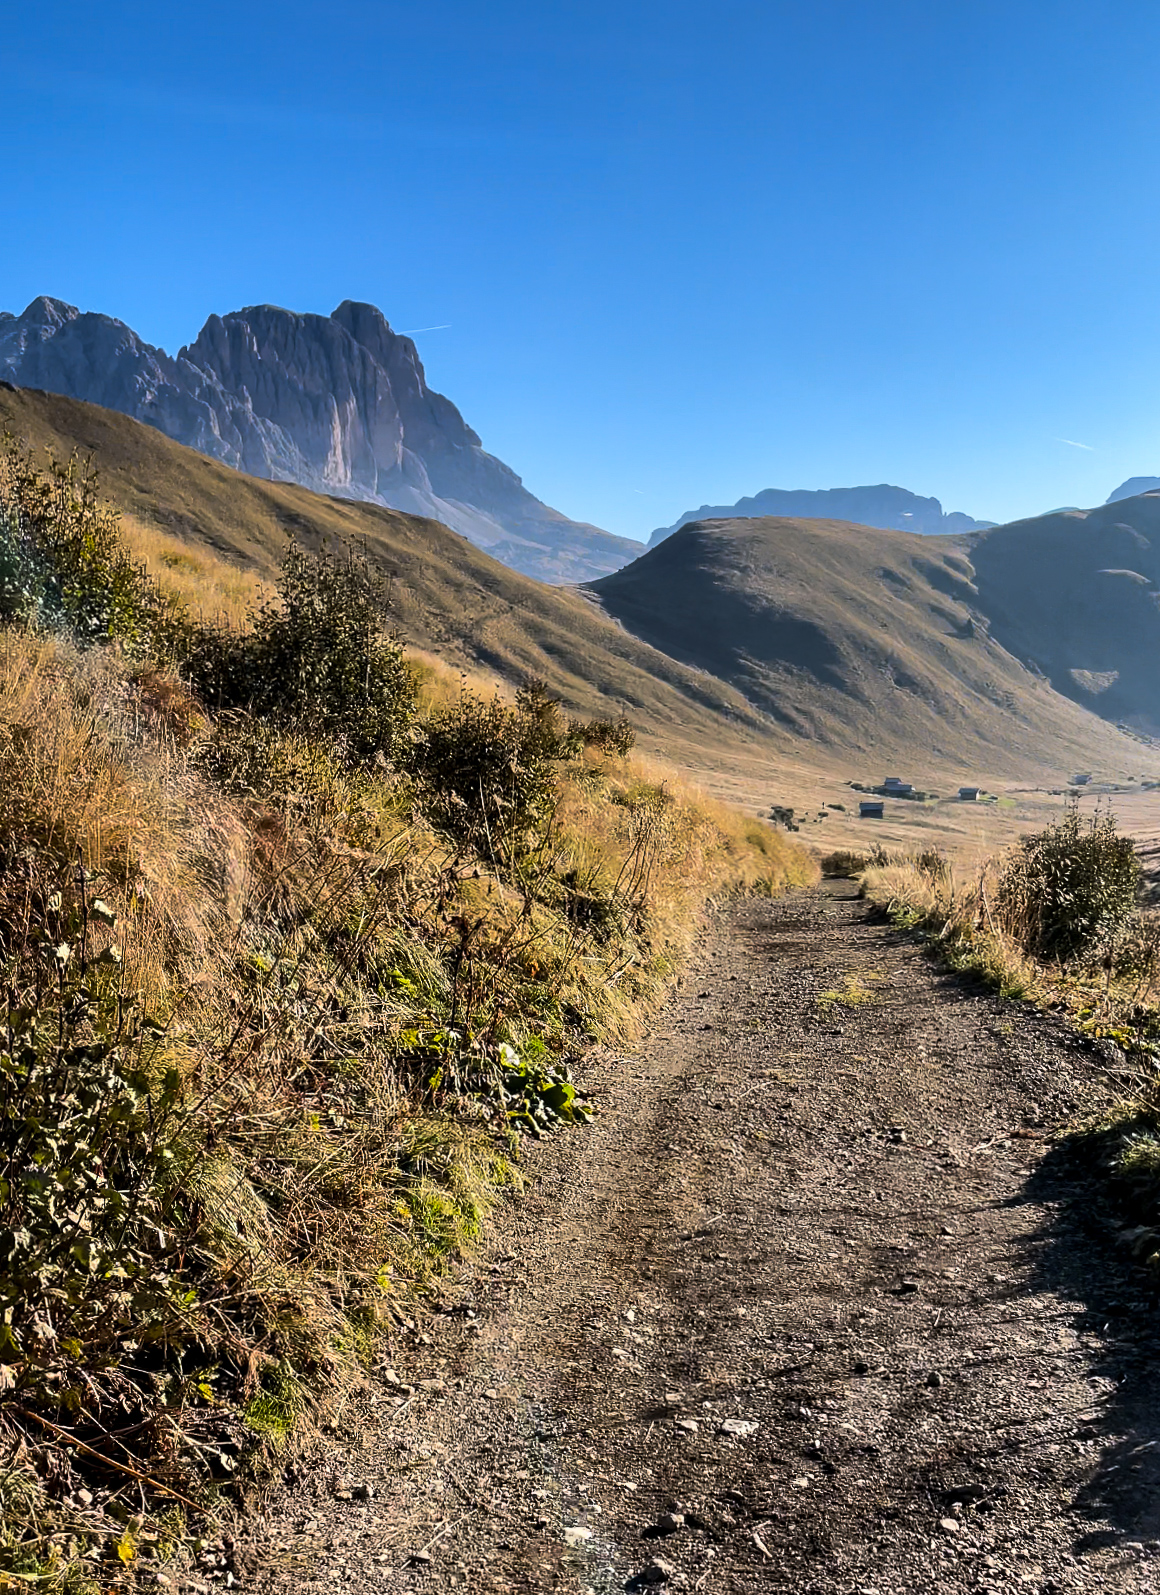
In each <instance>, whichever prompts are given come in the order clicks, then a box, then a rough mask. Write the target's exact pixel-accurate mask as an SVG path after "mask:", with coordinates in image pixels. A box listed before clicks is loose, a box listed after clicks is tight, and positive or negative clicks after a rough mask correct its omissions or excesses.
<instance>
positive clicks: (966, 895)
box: [861, 807, 1160, 1270]
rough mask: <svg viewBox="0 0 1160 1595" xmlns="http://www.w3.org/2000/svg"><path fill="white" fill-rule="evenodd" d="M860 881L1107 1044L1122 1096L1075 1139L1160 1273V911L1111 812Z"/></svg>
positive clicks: (966, 966)
mask: <svg viewBox="0 0 1160 1595" xmlns="http://www.w3.org/2000/svg"><path fill="white" fill-rule="evenodd" d="M861 879H862V882H863V890H864V891H865V893H866V895H867V896H868V897H870V898H871V900H872V901H874V902H876V903H878V904H879V905H880V906H881V907H883V908H884V909H885V910H886V911H887V912H888V913H889V914H890V915H891V917H892V918H893V919H894V921H895V923H896V924H899V925H901V926H904V927H907V928H913V929H917V930H919V931H921V932H922V933H923V934H924V935H926V936H927V937H928V939H929V944H930V946H931V948H932V950H933V951H935V952H936V953H937V955H938V956H939V957H940V958H942V959H943V960H944V961H945V962H946V963H948V964H949V965H950V966H951V967H952V968H956V969H962V970H966V971H969V972H972V973H975V974H978V975H979V976H981V977H982V978H983V979H985V980H986V981H987V982H988V983H989V984H991V985H993V986H995V987H996V988H997V989H998V990H999V991H1000V992H1002V993H1003V994H1004V995H1005V996H1009V997H1023V998H1029V999H1031V1000H1033V1001H1036V1002H1039V1003H1041V1004H1042V1005H1044V1006H1046V1007H1049V1008H1052V1009H1055V1010H1058V1011H1059V1012H1061V1013H1062V1014H1063V1015H1064V1016H1065V1017H1066V1018H1067V1019H1069V1020H1070V1022H1071V1023H1073V1024H1074V1025H1075V1026H1076V1028H1077V1029H1078V1030H1079V1031H1080V1032H1081V1033H1083V1034H1085V1035H1088V1036H1090V1037H1092V1039H1093V1040H1094V1041H1096V1042H1097V1043H1098V1044H1099V1045H1100V1046H1101V1048H1102V1050H1103V1051H1104V1053H1105V1057H1106V1059H1107V1062H1108V1065H1109V1067H1110V1068H1111V1069H1112V1070H1113V1073H1114V1077H1115V1079H1116V1082H1117V1086H1118V1088H1119V1089H1120V1090H1122V1091H1124V1092H1125V1096H1124V1098H1123V1099H1122V1100H1121V1101H1120V1102H1119V1104H1118V1105H1117V1106H1116V1107H1114V1108H1113V1109H1112V1110H1110V1111H1109V1112H1108V1113H1106V1114H1104V1115H1102V1116H1101V1117H1100V1118H1099V1119H1098V1120H1096V1121H1093V1122H1091V1123H1087V1124H1084V1125H1081V1126H1080V1127H1078V1129H1076V1130H1074V1131H1073V1132H1072V1134H1071V1139H1072V1142H1073V1145H1074V1146H1075V1148H1076V1150H1077V1151H1078V1152H1079V1153H1080V1154H1081V1155H1082V1156H1083V1157H1084V1158H1085V1159H1086V1160H1088V1161H1089V1162H1090V1163H1092V1164H1093V1165H1094V1166H1095V1167H1096V1168H1098V1169H1099V1171H1100V1172H1101V1173H1102V1174H1103V1175H1104V1176H1105V1179H1106V1182H1107V1183H1106V1187H1105V1188H1106V1190H1107V1192H1108V1195H1109V1197H1110V1198H1111V1199H1112V1202H1113V1204H1114V1206H1115V1207H1116V1208H1117V1209H1118V1210H1119V1212H1120V1214H1121V1216H1122V1220H1123V1222H1124V1223H1125V1224H1126V1225H1127V1226H1128V1227H1127V1228H1126V1229H1125V1231H1124V1239H1125V1240H1126V1241H1127V1242H1128V1243H1129V1244H1130V1245H1131V1246H1132V1247H1133V1249H1134V1250H1135V1252H1136V1253H1137V1254H1138V1255H1140V1256H1141V1257H1144V1258H1145V1259H1147V1260H1148V1262H1149V1263H1150V1264H1151V1266H1152V1267H1153V1268H1155V1269H1158V1270H1160V911H1158V910H1157V908H1156V907H1155V905H1149V904H1147V903H1146V902H1145V901H1144V894H1143V892H1142V889H1141V888H1142V884H1143V883H1142V874H1141V868H1140V863H1139V860H1138V858H1137V855H1136V851H1135V848H1134V847H1133V844H1132V842H1131V841H1130V840H1129V839H1128V838H1126V837H1123V836H1121V835H1119V834H1118V832H1117V829H1116V824H1115V820H1114V819H1113V817H1112V816H1111V815H1110V814H1097V815H1096V816H1095V817H1094V818H1092V819H1090V820H1087V821H1084V820H1082V819H1081V818H1080V816H1079V814H1078V813H1077V811H1076V810H1075V808H1074V807H1073V808H1069V809H1068V811H1067V812H1066V813H1065V814H1064V816H1063V817H1062V818H1061V819H1060V820H1059V821H1058V822H1057V823H1056V824H1054V825H1050V826H1048V827H1047V828H1046V829H1045V830H1043V831H1041V832H1038V833H1037V834H1035V835H1032V836H1027V837H1024V838H1022V839H1021V840H1020V841H1019V842H1018V843H1017V844H1016V845H1015V847H1013V848H1012V849H1011V850H1010V851H1009V852H1008V853H1007V854H1006V855H1005V856H1004V857H1003V858H1001V859H998V860H992V861H991V862H989V863H988V864H986V865H984V866H983V867H982V868H980V869H978V870H976V871H973V872H972V873H971V874H970V875H969V876H965V877H964V876H963V875H962V874H961V873H960V872H957V871H956V870H955V869H954V867H953V866H952V865H951V864H949V863H948V862H947V861H946V860H944V859H941V858H940V857H939V856H938V855H937V854H930V853H928V854H926V855H924V856H923V857H921V858H912V859H906V860H901V859H893V860H886V859H883V860H882V861H881V862H878V863H870V862H867V864H866V866H865V868H864V870H863V872H862V874H861Z"/></svg>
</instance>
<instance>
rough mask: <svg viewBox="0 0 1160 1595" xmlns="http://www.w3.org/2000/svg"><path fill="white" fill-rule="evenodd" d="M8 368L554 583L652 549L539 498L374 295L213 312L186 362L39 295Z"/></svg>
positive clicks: (9, 335) (14, 339)
mask: <svg viewBox="0 0 1160 1595" xmlns="http://www.w3.org/2000/svg"><path fill="white" fill-rule="evenodd" d="M0 376H3V377H6V378H7V379H8V380H9V381H10V382H12V383H14V384H15V385H16V386H18V387H38V388H44V389H46V390H47V391H49V392H52V393H64V394H67V395H68V396H69V397H70V398H76V399H86V400H89V401H90V402H92V403H96V404H102V405H105V406H106V407H107V408H109V409H114V410H121V411H123V412H124V413H126V414H128V415H132V416H134V417H136V419H138V420H140V421H145V422H147V423H148V424H149V425H151V426H155V427H157V428H158V429H159V430H160V431H162V432H164V433H166V434H167V436H169V437H171V438H175V439H176V440H177V441H178V442H179V443H185V444H188V445H189V446H190V447H192V448H196V449H199V450H201V452H202V453H205V454H209V455H212V456H213V457H214V458H215V459H218V460H221V461H223V462H224V463H225V464H227V465H231V466H233V467H235V468H236V469H238V470H242V471H245V472H247V473H249V474H250V475H252V476H259V477H265V478H267V479H270V480H273V481H288V482H297V483H299V484H301V485H302V486H304V487H308V488H312V489H313V490H314V491H316V492H322V493H329V494H334V495H336V496H339V497H346V498H355V499H366V500H369V501H371V502H373V503H378V504H385V505H389V506H390V507H392V508H395V509H401V510H407V511H409V512H411V513H412V514H417V515H425V516H429V517H431V518H432V519H435V520H440V521H443V522H444V524H445V525H448V526H450V527H452V528H453V529H454V530H455V531H457V532H460V533H462V535H463V536H465V537H467V538H469V539H470V540H471V541H472V542H474V543H476V544H478V545H479V546H481V547H483V548H486V549H488V550H489V551H490V552H491V553H493V554H494V555H495V556H496V557H497V558H498V559H501V560H503V561H504V562H505V563H506V564H509V565H512V566H514V567H515V568H516V569H517V570H522V571H524V572H525V573H526V574H528V575H532V576H538V577H540V578H541V579H544V580H549V581H581V580H586V579H588V578H589V577H592V576H597V575H603V574H605V573H607V572H608V571H610V570H615V569H617V568H619V567H620V566H621V565H623V564H625V563H626V562H627V561H628V560H630V559H632V558H634V557H635V556H636V555H637V554H638V553H639V552H640V545H639V544H637V543H633V542H630V541H629V540H628V539H627V538H620V537H611V536H610V535H609V534H608V533H607V532H602V531H601V530H600V529H599V528H598V527H595V526H587V525H584V524H581V523H578V522H575V521H570V520H568V519H567V517H566V516H563V515H561V514H560V513H559V511H557V510H554V509H550V508H549V507H548V506H547V505H546V504H543V503H541V502H540V500H539V499H537V498H536V497H535V496H534V495H533V494H532V493H529V492H528V490H527V489H526V488H525V487H524V485H523V483H522V482H521V481H520V478H519V477H518V476H517V475H516V473H515V472H514V471H512V470H511V469H509V467H508V466H506V465H504V463H503V462H502V461H501V460H497V459H496V458H495V457H494V456H493V455H491V454H488V453H487V452H486V451H485V450H484V448H483V446H482V444H481V442H480V439H479V435H478V434H477V433H476V432H474V431H473V430H472V429H471V427H469V426H468V425H467V423H466V422H465V421H464V419H463V417H462V416H461V415H460V413H459V411H458V410H457V409H456V407H455V405H454V404H452V402H451V401H450V399H447V398H445V397H444V396H443V395H442V394H440V393H434V392H432V390H431V389H430V388H429V387H428V386H427V380H426V376H425V373H424V371H423V365H422V362H421V361H420V359H419V354H418V350H417V349H416V347H415V345H414V343H413V342H412V340H411V339H410V338H408V337H405V336H403V335H401V334H399V333H396V332H394V331H392V329H391V326H390V323H389V322H388V321H387V318H386V317H385V316H384V315H383V313H382V311H381V310H379V309H378V308H377V307H376V306H374V305H370V304H365V303H361V302H358V301H355V300H349V299H347V300H344V301H343V302H342V303H341V304H340V305H339V306H338V308H337V309H336V311H335V312H334V314H333V315H331V316H325V315H316V314H312V313H305V314H304V313H299V312H297V311H291V310H285V309H283V308H282V307H281V306H278V305H270V304H262V305H248V306H245V307H244V308H242V309H241V310H235V311H230V312H229V313H228V314H226V315H221V316H219V315H211V316H210V317H209V318H208V319H207V321H206V323H205V325H204V326H203V327H202V329H201V331H200V333H199V334H198V336H197V337H196V339H195V340H194V341H193V343H191V344H188V345H187V346H185V347H183V348H182V349H180V350H179V351H178V354H177V356H176V358H174V357H172V356H170V355H168V354H166V353H165V351H164V350H163V349H158V348H155V347H154V346H153V345H151V344H148V343H145V342H144V341H143V340H142V339H140V338H138V337H137V335H136V334H135V333H134V332H133V331H132V329H131V328H129V327H126V326H125V324H124V323H123V322H120V321H116V320H114V319H113V318H112V317H111V316H102V315H94V314H91V313H82V312H80V311H78V310H77V309H76V308H75V307H74V306H72V305H66V304H63V303H62V302H61V301H60V300H55V299H47V298H46V299H37V300H34V301H33V303H32V304H31V305H29V306H28V308H27V309H26V310H25V311H24V312H23V314H21V315H20V316H12V315H7V316H0Z"/></svg>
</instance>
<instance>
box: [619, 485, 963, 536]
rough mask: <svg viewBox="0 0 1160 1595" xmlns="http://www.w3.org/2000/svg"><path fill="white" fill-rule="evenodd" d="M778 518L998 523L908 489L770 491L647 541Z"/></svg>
mask: <svg viewBox="0 0 1160 1595" xmlns="http://www.w3.org/2000/svg"><path fill="white" fill-rule="evenodd" d="M761 515H776V516H779V517H783V518H784V517H786V516H790V517H793V518H795V519H804V518H808V519H810V520H826V521H852V522H854V523H855V524H856V525H859V526H878V527H881V528H882V530H883V531H893V532H927V533H937V532H977V531H981V530H982V529H983V528H984V527H986V526H994V524H995V522H994V521H976V520H974V519H972V517H971V516H970V515H962V514H959V513H958V512H957V511H955V512H952V513H951V514H949V515H947V514H944V512H943V507H942V505H941V504H940V503H939V501H938V499H937V498H920V497H919V495H918V494H917V493H908V492H907V490H906V488H904V487H889V486H887V484H886V483H885V482H883V483H882V484H880V485H879V486H878V487H826V488H817V489H813V488H802V489H791V488H782V487H767V488H766V489H765V490H764V492H761V493H755V494H754V495H753V496H752V498H739V499H738V500H737V502H736V504H717V505H711V504H702V505H701V508H700V509H699V510H687V511H686V512H685V514H684V515H682V516H681V518H680V520H678V521H674V523H673V524H672V526H658V527H657V529H656V531H655V532H654V533H653V534H652V536H651V537H650V538H649V540H648V546H649V547H650V548H655V547H656V546H657V544H658V543H663V542H664V540H665V538H666V537H671V536H672V535H673V533H674V532H677V531H680V529H681V527H682V526H688V525H689V524H690V522H692V521H710V520H737V519H740V518H745V519H749V518H750V517H752V516H761Z"/></svg>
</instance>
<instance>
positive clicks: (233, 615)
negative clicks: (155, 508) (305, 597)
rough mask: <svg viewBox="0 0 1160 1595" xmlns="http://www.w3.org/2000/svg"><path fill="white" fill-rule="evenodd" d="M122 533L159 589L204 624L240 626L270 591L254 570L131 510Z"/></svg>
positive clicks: (270, 588)
mask: <svg viewBox="0 0 1160 1595" xmlns="http://www.w3.org/2000/svg"><path fill="white" fill-rule="evenodd" d="M121 536H122V540H123V542H124V544H125V547H126V548H127V549H128V551H129V553H130V554H132V556H133V558H134V559H135V560H137V562H138V563H139V564H141V565H142V566H144V568H145V569H146V570H147V571H148V573H149V575H150V576H151V577H152V578H153V580H154V581H155V582H156V583H157V585H158V587H159V588H160V589H161V591H162V592H163V593H166V594H167V595H169V596H170V597H172V598H176V599H177V600H179V601H180V602H181V603H182V604H184V605H185V606H186V607H187V608H188V610H189V612H190V614H192V615H194V616H196V617H197V618H198V619H200V620H202V621H204V622H205V623H206V624H208V625H214V626H224V627H226V628H227V629H230V630H241V629H243V628H244V627H245V626H246V624H247V621H248V619H249V616H250V614H251V613H252V612H253V611H254V610H255V609H258V608H260V607H261V606H262V604H264V603H266V602H268V601H269V600H270V599H271V598H273V596H274V587H273V585H272V583H270V582H269V581H267V580H266V579H265V578H264V577H263V576H260V575H259V574H258V573H257V572H256V571H254V570H251V569H247V568H246V567H245V566H241V565H238V564H236V563H231V562H230V561H228V560H225V559H222V558H221V557H220V556H219V555H217V554H215V553H214V552H213V550H212V549H209V548H198V547H197V546H196V545H191V544H190V543H189V542H187V541H184V540H183V539H181V538H180V537H174V536H173V535H172V534H171V533H169V532H163V531H159V530H158V529H157V527H155V526H151V525H148V524H147V523H146V522H145V521H142V520H140V519H139V518H138V517H137V516H135V515H122V517H121Z"/></svg>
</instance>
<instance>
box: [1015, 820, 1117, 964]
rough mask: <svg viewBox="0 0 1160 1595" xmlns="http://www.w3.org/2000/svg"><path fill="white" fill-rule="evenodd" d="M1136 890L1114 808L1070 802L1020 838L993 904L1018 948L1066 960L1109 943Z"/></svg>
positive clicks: (1097, 949) (1040, 955) (1037, 955)
mask: <svg viewBox="0 0 1160 1595" xmlns="http://www.w3.org/2000/svg"><path fill="white" fill-rule="evenodd" d="M1139 889H1140V865H1139V861H1138V859H1137V858H1136V851H1135V848H1134V847H1133V845H1132V842H1131V840H1130V839H1129V838H1128V837H1126V836H1120V835H1118V834H1117V831H1116V822H1115V819H1114V817H1113V816H1112V815H1110V814H1105V815H1095V816H1094V817H1093V818H1092V819H1090V820H1088V821H1087V822H1086V823H1085V822H1084V821H1082V820H1081V819H1080V817H1079V814H1078V813H1077V812H1076V810H1075V809H1074V808H1073V809H1070V810H1069V811H1068V813H1067V814H1066V815H1065V816H1064V817H1063V819H1062V820H1060V821H1059V822H1058V824H1055V825H1049V826H1048V827H1047V829H1046V830H1044V831H1039V832H1037V833H1036V834H1035V835H1033V836H1025V837H1023V838H1021V840H1020V841H1019V843H1018V845H1017V847H1016V848H1015V849H1014V851H1013V852H1012V853H1011V854H1010V856H1009V857H1008V859H1007V861H1006V863H1005V865H1004V868H1003V873H1002V875H1001V876H1000V879H999V887H998V891H997V894H996V905H995V906H996V911H997V913H998V915H999V917H1000V919H1001V921H1002V922H1003V925H1004V928H1005V929H1006V930H1007V931H1008V933H1009V934H1011V935H1012V936H1014V937H1015V939H1016V940H1017V941H1018V942H1019V944H1020V946H1022V947H1023V949H1024V950H1025V951H1026V952H1028V953H1031V954H1033V955H1034V956H1036V957H1039V958H1052V959H1058V960H1060V961H1061V962H1066V961H1068V960H1069V959H1073V958H1077V957H1080V956H1082V955H1085V954H1092V953H1099V952H1103V951H1106V950H1107V949H1108V948H1110V947H1111V946H1112V945H1113V944H1114V943H1115V942H1116V941H1117V940H1118V939H1119V938H1120V937H1121V936H1122V935H1123V934H1124V932H1125V931H1127V929H1128V928H1129V926H1130V924H1131V922H1132V919H1133V916H1134V913H1135V909H1136V900H1137V896H1138V894H1139Z"/></svg>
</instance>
